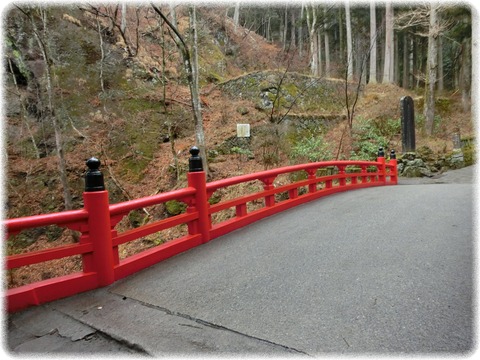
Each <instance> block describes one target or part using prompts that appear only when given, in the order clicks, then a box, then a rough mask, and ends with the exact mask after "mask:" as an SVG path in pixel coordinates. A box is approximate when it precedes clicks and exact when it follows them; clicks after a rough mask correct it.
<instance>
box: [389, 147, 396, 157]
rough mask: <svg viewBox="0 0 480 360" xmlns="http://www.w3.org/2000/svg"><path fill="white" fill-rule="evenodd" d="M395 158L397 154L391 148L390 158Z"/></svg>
mask: <svg viewBox="0 0 480 360" xmlns="http://www.w3.org/2000/svg"><path fill="white" fill-rule="evenodd" d="M396 158H397V154H396V153H395V150H394V149H392V150H391V151H390V159H396Z"/></svg>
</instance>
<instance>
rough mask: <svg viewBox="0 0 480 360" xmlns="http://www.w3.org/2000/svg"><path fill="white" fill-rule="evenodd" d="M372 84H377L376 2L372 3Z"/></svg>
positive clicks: (370, 78)
mask: <svg viewBox="0 0 480 360" xmlns="http://www.w3.org/2000/svg"><path fill="white" fill-rule="evenodd" d="M368 82H369V83H371V84H376V83H377V17H376V11H375V1H374V0H371V1H370V77H369V80H368Z"/></svg>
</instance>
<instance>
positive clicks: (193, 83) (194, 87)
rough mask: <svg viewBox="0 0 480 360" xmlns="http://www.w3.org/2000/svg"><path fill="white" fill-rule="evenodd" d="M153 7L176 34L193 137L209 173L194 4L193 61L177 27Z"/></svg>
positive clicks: (191, 21) (192, 9) (192, 20)
mask: <svg viewBox="0 0 480 360" xmlns="http://www.w3.org/2000/svg"><path fill="white" fill-rule="evenodd" d="M152 7H153V9H154V10H155V12H156V13H157V14H158V15H160V17H161V18H162V19H163V20H164V21H165V23H166V24H167V25H168V27H169V28H170V29H172V31H173V32H174V33H175V35H176V39H175V41H176V43H177V46H178V48H179V49H180V52H181V54H182V58H183V65H184V67H185V72H186V73H187V80H188V86H189V88H190V95H191V96H190V98H191V102H192V109H193V112H192V113H193V121H194V125H195V138H196V141H197V146H198V148H199V149H200V156H201V157H202V160H203V168H204V170H205V172H206V173H207V175H208V173H209V169H208V160H207V155H206V149H205V134H204V130H203V120H202V111H201V105H200V94H199V90H198V51H197V45H198V43H197V31H196V14H195V13H196V11H195V7H194V6H190V7H189V15H190V16H189V18H190V26H191V32H192V41H193V53H194V55H193V63H194V64H192V58H191V56H190V50H189V48H188V46H187V44H186V43H185V40H184V39H183V37H182V36H181V34H180V32H179V31H178V29H177V28H176V27H175V26H174V25H173V24H172V23H171V22H170V21H169V20H168V19H167V17H166V16H165V15H164V14H163V13H162V11H161V10H160V9H159V8H158V7H157V6H156V5H154V4H152Z"/></svg>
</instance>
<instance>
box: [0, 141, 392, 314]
mask: <svg viewBox="0 0 480 360" xmlns="http://www.w3.org/2000/svg"><path fill="white" fill-rule="evenodd" d="M191 153H192V157H191V158H190V172H189V173H188V187H186V188H183V189H180V190H175V191H170V192H167V193H163V194H159V195H155V196H150V197H145V198H141V199H136V200H131V201H127V202H122V203H118V204H109V202H108V192H107V191H106V190H105V189H104V185H103V176H102V175H101V173H100V171H99V170H98V167H99V165H100V163H99V161H93V162H91V161H90V163H87V165H88V166H89V167H90V169H89V170H88V171H87V175H86V186H85V188H86V191H85V192H84V194H83V199H84V208H83V209H81V210H74V211H65V212H60V213H54V214H47V215H37V216H30V217H24V218H18V219H8V220H6V221H5V222H4V224H5V227H6V232H7V235H8V236H11V235H15V234H18V233H19V232H21V231H22V230H25V229H31V228H37V227H42V226H48V225H57V226H60V227H64V228H68V229H71V230H75V231H77V232H79V233H80V234H81V236H80V238H79V241H78V242H77V243H74V244H70V245H63V246H59V247H54V248H51V249H46V250H39V251H34V252H30V253H26V254H18V255H11V256H7V259H6V267H7V270H12V269H15V268H19V267H23V266H28V265H32V264H37V263H42V262H46V261H51V260H55V259H61V258H66V257H71V256H81V258H82V271H80V272H77V273H73V274H70V275H64V276H59V277H56V278H52V279H47V280H42V281H38V282H34V283H31V284H28V285H22V286H19V287H17V288H12V289H8V290H7V291H6V298H7V308H8V311H10V312H13V311H18V310H21V309H24V308H26V307H28V306H31V305H38V304H42V303H45V302H48V301H52V300H56V299H60V298H63V297H67V296H71V295H74V294H77V293H80V292H83V291H87V290H91V289H95V288H98V287H102V286H106V285H109V284H111V283H113V282H114V281H116V280H119V279H121V278H124V277H126V276H128V275H130V274H133V273H135V272H137V271H139V270H142V269H144V268H146V267H149V266H151V265H153V264H155V263H158V262H159V261H162V260H164V259H167V258H169V257H171V256H174V255H176V254H179V253H181V252H183V251H185V250H188V249H190V248H192V247H195V246H198V245H200V244H203V243H206V242H208V241H210V240H212V239H214V238H217V237H219V236H222V235H224V234H227V233H229V232H231V231H233V230H235V229H238V228H241V227H243V226H245V225H247V224H250V223H252V222H255V221H257V220H260V219H262V218H264V217H266V216H270V215H273V214H275V213H278V212H281V211H284V210H286V209H289V208H291V207H294V206H297V205H300V204H303V203H305V202H308V201H311V200H314V199H318V198H320V197H322V196H326V195H330V194H334V193H337V192H341V191H346V190H352V189H358V188H365V187H371V186H382V185H395V184H397V163H396V160H395V158H394V156H392V158H391V159H390V160H389V162H388V163H387V162H386V161H385V159H384V157H383V156H379V157H378V159H377V161H326V162H316V163H309V164H303V165H294V166H287V167H282V168H278V169H273V170H267V171H261V172H258V173H253V174H248V175H242V176H236V177H232V178H228V179H223V180H218V181H213V182H210V183H207V182H206V177H205V172H204V171H203V170H202V168H201V160H200V158H199V157H198V149H196V148H192V150H191ZM379 155H383V153H381V154H379ZM92 164H93V165H92ZM198 164H200V167H199V166H198ZM280 178H281V179H280ZM280 180H281V181H280ZM246 185H248V186H247V187H249V188H250V190H252V191H250V192H248V193H246V194H245V193H243V192H244V191H245V188H243V189H241V191H242V194H241V195H240V196H237V197H234V198H232V199H228V200H223V201H212V200H213V199H214V198H215V196H214V194H215V193H216V192H218V191H224V189H226V188H230V187H233V186H246ZM172 200H176V201H179V202H182V203H185V204H186V205H187V207H186V211H185V212H183V213H181V214H179V215H176V216H172V217H169V218H166V219H161V220H158V221H154V222H152V223H149V224H146V225H143V226H140V227H138V228H135V229H132V230H128V231H125V232H122V233H118V231H117V230H116V229H115V226H116V225H117V224H118V223H119V222H120V221H121V220H122V219H123V218H124V217H125V216H127V215H128V214H129V213H130V212H131V211H134V210H138V209H143V208H146V207H149V206H154V205H159V204H164V203H166V202H168V201H172ZM225 211H230V212H231V213H233V215H231V216H227V217H219V219H220V220H219V221H217V222H215V221H212V219H213V218H214V217H215V216H216V215H218V214H220V213H221V212H225ZM182 224H185V225H186V227H187V229H188V233H187V234H185V235H182V236H180V237H178V238H176V239H174V240H171V241H168V242H166V243H163V244H160V245H157V246H154V247H152V248H149V249H147V250H144V251H141V252H139V253H137V254H135V255H132V256H128V257H126V258H124V259H120V256H119V246H120V245H122V244H126V243H128V242H130V241H133V240H137V239H141V238H143V237H145V236H148V235H151V234H155V233H157V232H159V231H163V230H166V229H170V228H173V227H176V226H179V225H182Z"/></svg>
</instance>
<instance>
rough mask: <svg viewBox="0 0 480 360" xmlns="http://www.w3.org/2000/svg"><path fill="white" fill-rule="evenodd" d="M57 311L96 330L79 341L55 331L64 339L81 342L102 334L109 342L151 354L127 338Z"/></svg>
mask: <svg viewBox="0 0 480 360" xmlns="http://www.w3.org/2000/svg"><path fill="white" fill-rule="evenodd" d="M55 311H58V312H59V313H61V314H63V315H65V316H66V317H68V318H70V319H72V320H74V321H77V322H79V323H81V324H82V325H86V326H88V327H91V328H92V329H93V330H95V331H94V332H93V333H90V334H87V335H85V336H84V337H83V338H80V339H77V340H72V339H71V338H68V337H67V336H62V335H61V334H60V333H58V329H54V330H56V332H57V333H58V335H59V336H61V337H63V338H67V339H70V341H80V340H88V339H86V338H87V337H88V336H90V337H91V336H92V335H94V334H100V335H102V336H103V337H105V338H106V339H107V340H111V341H115V342H116V343H118V344H120V345H124V346H125V347H127V348H129V349H131V350H134V351H136V352H139V353H143V354H149V353H148V351H147V350H146V349H144V348H143V347H142V346H141V345H140V344H137V343H132V342H130V341H128V339H125V338H122V337H119V336H115V335H114V334H111V333H108V332H106V331H103V330H101V329H99V328H98V327H96V326H94V325H93V324H91V323H88V322H85V321H83V320H81V319H79V318H77V317H75V316H72V315H70V314H69V313H66V312H63V311H61V310H59V309H56V310H55ZM149 355H150V354H149Z"/></svg>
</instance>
